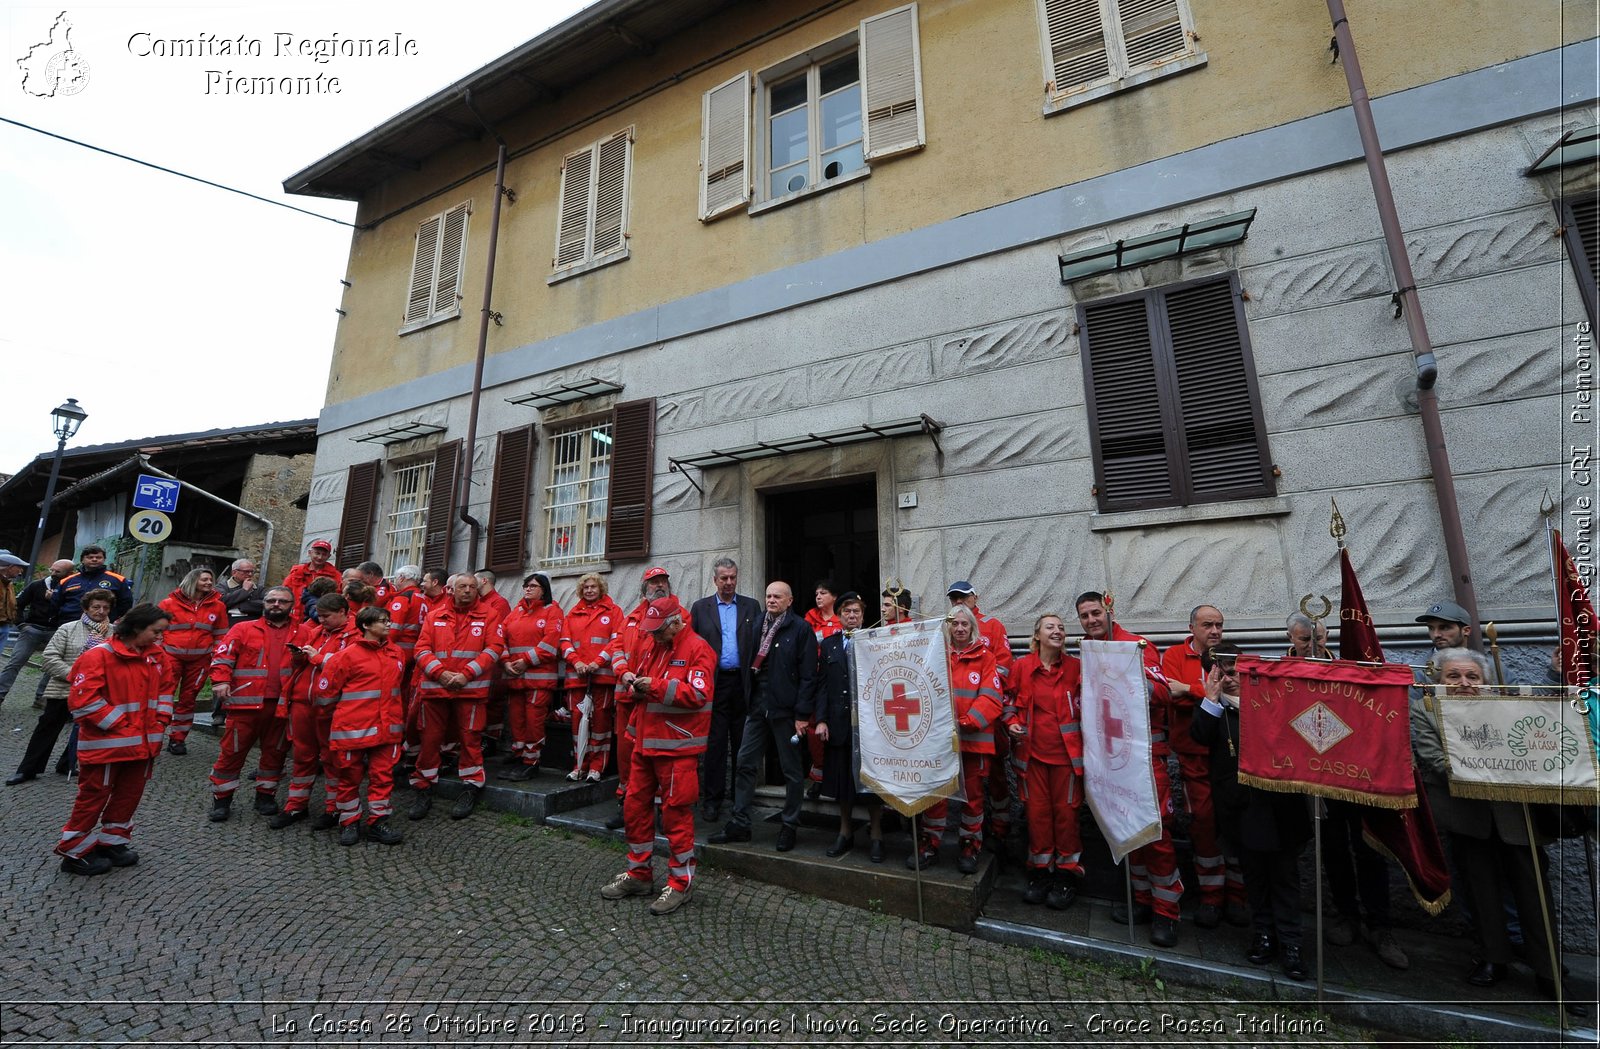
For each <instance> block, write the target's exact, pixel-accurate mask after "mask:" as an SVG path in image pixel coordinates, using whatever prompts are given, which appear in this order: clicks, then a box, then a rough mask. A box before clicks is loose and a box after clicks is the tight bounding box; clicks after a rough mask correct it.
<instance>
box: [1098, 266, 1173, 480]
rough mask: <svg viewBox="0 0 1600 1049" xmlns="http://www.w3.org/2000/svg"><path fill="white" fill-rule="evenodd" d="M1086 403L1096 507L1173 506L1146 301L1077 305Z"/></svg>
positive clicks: (1166, 428)
mask: <svg viewBox="0 0 1600 1049" xmlns="http://www.w3.org/2000/svg"><path fill="white" fill-rule="evenodd" d="M1079 310H1080V314H1081V321H1080V326H1081V328H1082V331H1083V337H1082V340H1081V346H1082V356H1083V370H1084V399H1085V403H1086V406H1087V408H1088V410H1089V440H1090V444H1091V445H1092V446H1093V449H1094V466H1095V480H1096V482H1097V483H1098V498H1099V504H1100V509H1101V510H1102V511H1109V510H1138V509H1144V508H1147V507H1153V506H1171V505H1173V503H1175V502H1177V492H1176V489H1175V486H1174V484H1173V478H1172V467H1171V451H1172V449H1171V448H1170V447H1169V440H1168V438H1169V435H1170V434H1171V433H1172V431H1173V426H1172V424H1171V423H1172V420H1170V419H1169V418H1168V417H1167V413H1166V412H1165V411H1164V410H1163V402H1164V400H1165V398H1163V397H1161V396H1159V391H1158V388H1157V383H1158V373H1157V369H1156V366H1155V353H1154V343H1153V341H1152V340H1151V337H1150V317H1149V313H1150V302H1149V299H1148V297H1146V296H1139V297H1137V298H1132V299H1118V300H1114V301H1111V302H1104V303H1094V304H1092V305H1088V306H1081V307H1079Z"/></svg>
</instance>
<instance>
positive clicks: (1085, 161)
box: [328, 0, 1595, 404]
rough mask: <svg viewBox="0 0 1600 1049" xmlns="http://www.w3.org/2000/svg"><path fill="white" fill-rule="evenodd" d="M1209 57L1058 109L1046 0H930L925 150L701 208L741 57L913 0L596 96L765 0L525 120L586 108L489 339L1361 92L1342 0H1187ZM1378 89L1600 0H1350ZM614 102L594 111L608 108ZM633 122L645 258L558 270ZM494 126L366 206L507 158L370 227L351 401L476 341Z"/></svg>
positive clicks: (521, 209)
mask: <svg viewBox="0 0 1600 1049" xmlns="http://www.w3.org/2000/svg"><path fill="white" fill-rule="evenodd" d="M1190 2H1191V9H1192V11H1193V13H1194V18H1195V26H1196V29H1197V32H1198V34H1199V37H1200V47H1201V48H1202V49H1203V50H1204V51H1205V52H1206V54H1207V56H1208V62H1207V65H1206V66H1205V67H1204V68H1201V69H1197V70H1193V71H1190V72H1187V73H1183V74H1181V75H1177V76H1173V77H1170V78H1166V79H1163V80H1160V81H1157V82H1155V83H1151V84H1148V85H1145V86H1142V87H1139V88H1136V89H1132V90H1128V91H1125V92H1122V93H1120V94H1117V95H1113V96H1111V97H1108V98H1105V99H1102V100H1100V101H1096V102H1093V103H1090V104H1087V105H1083V106H1079V107H1076V108H1073V109H1070V110H1067V111H1065V112H1062V113H1060V114H1057V115H1053V116H1050V117H1045V116H1043V115H1042V108H1043V101H1044V96H1043V83H1044V72H1043V65H1042V59H1041V57H1040V45H1039V17H1038V9H1037V5H1036V2H1035V0H921V2H920V5H919V29H920V34H921V49H922V50H921V55H922V84H923V102H924V112H925V120H926V127H927V147H926V149H924V150H922V151H920V152H917V153H912V154H909V155H905V156H901V157H898V158H892V159H889V160H885V161H881V162H879V163H877V164H875V165H874V166H873V169H872V174H871V176H870V177H869V178H867V179H864V180H862V181H858V182H855V183H852V184H850V185H847V186H843V187H840V188H838V189H834V190H831V191H828V192H824V193H820V194H818V195H816V196H814V197H811V198H808V199H806V200H803V201H801V202H799V203H797V204H794V205H792V206H789V207H784V208H780V209H777V210H773V211H768V212H766V213H764V214H760V215H755V216H750V215H746V214H745V213H744V212H743V211H737V212H735V213H733V214H730V215H727V216H724V217H722V218H720V219H719V220H717V221H714V222H712V223H709V224H702V223H701V222H700V221H699V220H698V218H697V217H696V211H697V192H698V190H697V185H698V184H697V178H698V170H699V153H700V113H701V96H702V94H703V93H704V92H705V91H706V90H708V89H709V88H711V87H713V86H715V85H717V84H720V83H722V82H723V81H724V80H727V79H728V78H729V77H731V76H734V75H737V74H738V73H739V72H741V71H743V70H750V71H759V70H761V69H764V68H767V67H769V66H772V65H774V64H776V63H778V62H781V61H782V60H784V59H785V58H788V57H790V56H792V55H794V54H796V53H798V52H801V51H804V50H807V49H809V48H812V47H815V46H818V45H820V44H825V43H826V42H828V41H829V40H832V39H835V38H837V37H840V36H842V35H844V34H846V33H849V32H851V31H853V30H854V29H855V28H856V27H857V25H858V23H859V21H860V20H861V19H862V18H864V17H866V16H868V15H872V14H875V13H878V12H881V11H886V10H891V9H893V8H895V7H897V6H900V5H899V4H898V3H895V2H892V0H860V2H858V3H853V4H846V5H844V6H842V7H841V8H839V9H837V10H834V11H832V12H829V13H827V14H825V15H822V16H820V17H818V18H815V19H813V20H811V21H810V22H808V23H806V24H804V25H801V26H799V27H797V28H794V29H791V30H790V31H788V32H787V33H785V34H782V35H780V36H777V37H775V38H773V39H769V40H760V41H758V42H756V43H754V44H753V45H752V46H750V47H748V48H747V49H746V50H743V51H742V52H740V53H738V54H736V55H734V56H733V57H731V58H727V59H724V60H721V61H718V62H716V63H715V64H712V65H709V66H707V67H706V68H704V69H700V70H698V71H696V72H694V73H693V74H692V75H689V76H687V77H685V78H684V79H683V80H682V82H681V83H678V84H676V85H674V86H671V87H667V88H665V89H662V90H658V91H655V92H654V93H650V94H647V95H646V96H645V97H643V98H641V99H639V100H638V101H636V102H634V103H632V104H630V105H628V106H627V107H626V108H623V109H621V110H619V111H618V112H616V113H614V114H611V115H605V116H600V117H594V114H596V113H597V112H600V111H602V110H604V109H605V108H606V107H608V106H611V105H613V104H614V103H615V102H616V101H617V100H619V99H622V98H626V97H628V96H631V95H633V94H635V93H637V92H639V91H640V90H641V89H643V88H645V87H647V86H649V85H652V84H656V83H660V82H662V81H663V80H665V79H666V78H668V77H671V76H673V75H675V74H679V73H681V72H683V71H684V70H686V69H690V68H693V67H695V66H698V65H700V64H701V63H703V62H705V61H706V59H707V57H708V56H712V55H716V54H718V53H721V52H723V51H726V50H727V49H728V48H730V47H731V46H734V45H736V44H741V43H744V42H747V41H756V40H758V38H759V37H761V36H762V35H763V34H765V33H767V32H769V31H770V29H771V28H772V27H773V26H775V25H777V24H779V23H782V22H784V21H787V20H788V19H790V18H793V17H794V15H795V13H796V12H797V11H803V10H805V9H806V8H807V6H808V5H798V4H797V5H788V4H777V3H766V4H751V5H745V6H742V7H737V8H735V9H734V12H735V13H734V14H733V15H731V16H729V17H724V18H721V19H718V20H714V21H713V22H712V23H709V24H706V25H702V26H701V27H699V28H698V29H696V30H695V31H692V32H691V33H689V34H686V35H685V36H684V37H683V38H681V39H679V40H677V41H675V42H673V43H671V44H668V45H663V46H662V47H661V48H660V49H659V50H658V51H657V53H656V54H655V55H653V56H650V57H649V58H644V59H640V60H639V61H638V62H637V63H636V64H635V65H634V66H632V67H628V68H624V69H619V70H618V71H617V74H616V76H614V77H612V78H610V79H606V80H601V81H596V82H593V83H592V84H591V85H590V86H589V87H587V88H585V89H580V90H573V91H569V92H567V93H566V94H564V95H563V96H562V97H561V98H560V99H559V100H557V101H556V102H555V103H554V104H552V105H549V106H547V107H545V108H542V109H540V110H538V111H536V112H535V113H532V114H530V115H529V116H528V117H526V118H524V119H522V120H519V121H514V122H508V123H507V124H506V125H505V126H503V127H502V128H500V131H501V133H502V134H503V135H504V136H505V138H506V139H507V141H508V142H509V143H510V145H511V147H512V150H513V151H516V150H519V149H522V148H524V147H526V146H527V145H529V144H531V143H535V142H538V141H540V140H541V139H543V138H547V137H549V136H550V134H551V129H556V128H563V127H567V126H569V125H579V126H578V128H577V130H573V131H571V132H570V133H567V134H563V135H561V136H559V137H556V138H553V139H551V140H550V141H548V142H546V143H545V144H543V145H541V146H539V147H538V148H536V149H534V150H533V151H531V152H528V153H525V154H524V155H522V156H518V157H516V158H515V159H513V160H512V161H511V162H510V164H509V165H508V169H507V184H508V185H509V186H511V187H512V188H513V189H514V190H515V191H516V194H517V202H516V203H515V204H514V205H507V206H506V207H505V208H504V210H503V213H502V225H501V232H500V244H499V252H498V261H497V267H496V274H495V295H494V300H495V301H494V308H495V309H496V310H498V311H499V312H500V313H502V314H503V315H504V326H503V327H494V326H491V327H490V329H489V352H490V353H491V354H493V353H495V352H498V351H501V350H506V349H510V348H514V347H516V346H520V345H523V344H525V343H528V342H533V341H538V340H541V339H547V338H550V337H552V336H556V335H559V334H561V333H562V332H566V331H571V330H575V329H580V328H583V327H585V326H588V325H591V324H594V323H596V322H599V321H604V320H607V319H610V318H613V317H617V316H621V315H625V314H628V313H631V312H633V311H635V310H639V309H644V308H647V307H650V306H653V305H658V304H660V303H663V302H670V301H673V300H675V299H679V298H682V297H684V296H687V295H692V294H695V293H697V292H702V291H707V290H710V289H714V288H718V287H722V286H724V285H728V284H731V283H734V282H736V281H739V280H742V279H744V278H747V277H750V276H754V275H757V274H760V273H765V272H769V271H772V270H774V269H778V268H781V267H783V266H786V265H791V264H794V263H796V262H799V261H802V260H805V259H808V258H813V257H816V256H819V255H825V254H828V253H831V252H835V251H839V250H842V249H845V248H850V247H853V246H856V245H859V244H862V243H868V242H871V241H875V240H880V239H882V238H885V237H889V236H893V235H895V234H898V233H903V232H905V231H907V230H911V229H915V228H918V227H921V226H925V225H929V224H932V223H936V222H940V221H943V220H946V219H949V218H952V217H955V216H959V215H962V214H966V213H969V212H973V211H978V210H981V209H983V208H987V207H991V206H993V205H996V204H999V203H1003V202H1005V201H1009V200H1014V199H1017V198H1020V197H1025V196H1028V195H1030V194H1034V193H1038V192H1041V191H1043V190H1047V189H1051V188H1054V187H1056V186H1061V185H1065V184H1070V183H1073V182H1077V181H1080V180H1082V179H1086V178H1090V177H1093V176H1095V175H1100V174H1103V173H1105V172H1108V171H1115V170H1119V169H1122V168H1126V167H1130V166H1133V165H1135V164H1139V163H1143V162H1145V161H1148V160H1152V159H1156V158H1159V157H1164V156H1170V155H1173V154H1176V153H1181V152H1184V151H1186V150H1189V149H1193V148H1196V147H1198V146H1202V145H1205V144H1207V143H1210V142H1216V141H1220V140H1223V139H1228V138H1232V137H1235V136H1238V135H1241V134H1245V133H1247V132H1250V131H1253V130H1257V129H1260V128H1265V127H1273V126H1277V125H1279V124H1283V123H1286V122H1289V121H1292V120H1296V119H1298V118H1301V117H1305V116H1309V115H1312V114H1316V113H1320V112H1325V111H1327V110H1330V109H1335V108H1338V107H1341V106H1344V105H1347V104H1348V102H1349V97H1348V94H1347V91H1346V87H1345V81H1344V75H1343V72H1342V70H1341V68H1340V67H1339V66H1337V65H1332V64H1330V61H1329V59H1330V56H1329V53H1328V50H1327V43H1328V39H1329V37H1330V35H1331V34H1330V31H1329V28H1328V25H1329V23H1328V18H1327V13H1326V9H1325V8H1324V6H1323V5H1322V4H1320V3H1315V2H1309V3H1308V2H1306V0H1190ZM1347 7H1348V13H1349V16H1350V19H1351V25H1352V29H1353V32H1354V34H1355V40H1356V44H1357V46H1358V48H1359V51H1360V56H1361V62H1362V66H1363V68H1364V71H1365V74H1366V78H1367V84H1368V89H1369V92H1370V93H1371V95H1372V96H1373V97H1379V96H1382V95H1384V94H1388V93H1391V92H1394V91H1398V90H1402V89H1405V88H1408V87H1413V86H1416V85H1418V84H1424V83H1429V82H1432V81H1435V80H1439V79H1442V78H1445V77H1449V76H1453V75H1455V74H1458V73H1462V72H1465V71H1468V70H1472V69H1478V68H1482V67H1485V66H1490V65H1493V64H1495V63H1498V62H1503V61H1506V60H1509V59H1513V58H1518V57H1521V56H1524V55H1529V54H1534V53H1538V52H1541V51H1547V50H1550V49H1552V48H1555V47H1558V46H1561V45H1562V44H1563V43H1569V42H1572V41H1574V40H1580V39H1584V38H1586V37H1588V36H1590V35H1592V33H1593V24H1594V9H1595V4H1594V0H1563V2H1561V3H1557V2H1550V0H1529V2H1524V0H1348V4H1347ZM590 118H593V119H590ZM629 125H632V126H633V127H634V128H635V130H636V135H637V141H636V144H635V147H634V158H633V174H632V192H631V197H630V220H629V230H630V232H631V234H632V239H631V241H630V247H631V252H632V257H631V258H630V259H628V260H626V261H623V262H620V263H617V264H615V265H612V266H607V267H604V268H601V269H599V270H596V271H594V272H592V273H589V274H586V275H582V276H578V277H575V278H572V279H569V280H566V281H564V282H561V283H558V284H556V285H554V286H547V285H546V283H545V281H546V278H547V277H548V276H549V275H550V273H551V257H552V254H553V250H554V238H555V226H556V207H557V193H558V181H557V177H558V171H559V168H560V164H561V159H562V157H563V156H565V155H566V154H567V153H568V152H571V151H572V150H574V149H578V148H582V147H583V146H585V145H587V144H589V143H591V142H593V141H595V140H596V139H598V138H600V137H602V136H605V135H609V134H611V133H612V132H614V131H616V130H618V129H620V128H623V127H626V126H629ZM493 161H494V145H493V143H492V141H491V140H489V139H487V138H486V139H484V140H483V141H481V142H477V143H468V144H465V145H463V146H461V147H458V148H456V149H454V150H452V151H448V152H446V153H445V154H442V155H440V156H439V157H436V158H434V159H432V160H430V161H428V162H427V163H425V164H424V165H423V168H422V170H421V171H420V172H416V173H407V174H404V175H401V176H397V177H395V178H393V179H391V180H390V181H389V182H388V183H386V184H385V185H383V186H381V187H379V188H378V189H377V190H375V191H374V192H373V193H372V194H370V195H369V197H368V198H367V199H366V200H364V201H363V202H362V204H361V208H360V214H359V221H361V222H370V221H372V220H373V219H375V218H377V217H379V216H382V215H386V214H389V213H390V212H393V211H395V210H396V209H397V208H403V207H405V206H406V205H409V204H412V203H413V202H415V201H417V200H418V199H419V198H421V197H424V196H426V195H428V194H430V193H432V192H433V191H434V190H436V189H437V188H438V187H440V186H442V185H446V184H449V183H451V182H454V181H456V180H458V179H460V178H461V177H463V176H465V175H467V174H468V173H470V172H472V171H474V170H476V169H478V168H481V167H484V166H488V167H489V168H490V171H489V173H487V174H483V175H480V176H478V177H476V178H473V179H472V180H471V181H469V182H467V183H466V184H465V185H463V186H460V187H458V188H455V189H452V190H450V191H448V192H446V193H444V194H442V195H440V196H437V197H434V198H433V199H432V200H430V201H428V202H425V203H421V204H417V205H416V206H415V207H413V208H410V209H408V210H404V211H402V212H400V213H399V214H398V215H395V216H394V217H391V218H389V219H388V220H387V221H384V222H383V223H382V224H381V225H379V226H378V227H377V228H376V229H374V230H370V231H364V232H358V233H357V234H356V235H355V237H354V238H353V242H352V249H351V257H350V265H349V274H348V276H349V279H350V281H351V282H352V285H353V286H352V287H351V288H350V289H349V290H348V291H347V292H346V293H345V297H344V303H343V307H344V309H345V310H346V311H347V313H348V315H347V316H346V317H344V318H343V319H342V320H341V321H340V326H339V330H338V334H337V336H336V340H335V348H334V359H333V366H332V370H331V373H330V376H329V384H328V403H330V404H335V403H339V402H342V401H346V400H349V399H351V398H353V397H357V396H360V395H363V394H367V393H371V392H374V391H377V390H381V389H384V388H387V387H390V386H393V385H396V384H398V383H401V382H405V381H408V380H411V379H416V378H419V377H422V376H426V375H430V374H433V373H436V372H438V371H441V370H443V369H445V368H448V367H452V366H455V365H460V364H467V363H470V361H471V360H472V357H473V353H474V351H475V348H476V344H477V334H478V317H479V310H480V307H481V302H482V296H483V278H484V267H485V264H486V261H487V257H488V240H489V238H488V225H489V218H490V213H491V205H492V187H493V172H492V166H493ZM469 199H470V200H471V201H472V205H473V215H472V218H471V224H470V227H469V233H468V244H467V263H466V277H465V280H464V282H463V286H462V292H463V294H464V298H463V300H462V303H461V306H462V316H461V319H459V320H456V321H449V322H445V323H442V324H437V325H434V326H433V327H431V328H427V329H425V330H423V331H419V332H413V333H411V334H409V335H406V336H404V337H401V336H399V335H398V334H397V332H398V330H399V328H400V316H401V311H402V309H403V306H404V300H405V294H406V281H407V278H408V276H409V273H410V266H411V255H412V246H413V239H414V236H415V233H416V229H417V226H418V224H419V223H420V222H422V221H423V220H425V219H426V218H428V217H429V216H430V215H433V214H436V213H438V212H440V211H442V210H444V209H445V208H447V207H450V206H451V205H453V204H456V203H459V202H460V201H462V200H469Z"/></svg>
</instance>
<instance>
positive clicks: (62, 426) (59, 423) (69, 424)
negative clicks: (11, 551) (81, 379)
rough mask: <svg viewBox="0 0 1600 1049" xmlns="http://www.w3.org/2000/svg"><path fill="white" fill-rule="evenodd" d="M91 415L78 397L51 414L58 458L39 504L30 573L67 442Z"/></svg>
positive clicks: (29, 560) (36, 560)
mask: <svg viewBox="0 0 1600 1049" xmlns="http://www.w3.org/2000/svg"><path fill="white" fill-rule="evenodd" d="M88 417H89V413H88V412H86V411H84V410H83V409H82V408H80V407H78V399H77V398H76V397H68V398H67V403H66V404H63V405H62V406H61V407H59V408H57V409H56V410H55V411H53V412H51V413H50V424H51V425H50V428H51V429H52V430H53V431H54V432H55V435H56V437H57V438H58V440H57V441H56V457H55V460H54V461H53V462H51V464H50V483H49V484H47V485H45V487H44V502H42V503H40V504H39V526H38V527H37V528H35V529H34V530H33V551H32V552H31V553H29V554H28V571H29V572H32V571H33V566H34V564H35V563H37V562H38V560H39V547H41V546H43V545H44V522H45V519H46V518H48V517H49V516H50V503H51V501H52V500H53V499H55V497H56V478H57V477H59V476H60V475H61V456H62V455H63V454H64V453H65V452H66V450H67V442H68V441H70V440H72V436H73V434H75V433H77V432H78V427H80V426H82V425H83V420H85V419H87V418H88Z"/></svg>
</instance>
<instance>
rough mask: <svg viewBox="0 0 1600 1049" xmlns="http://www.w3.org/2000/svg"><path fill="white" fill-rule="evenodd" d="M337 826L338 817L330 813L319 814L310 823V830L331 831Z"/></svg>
mask: <svg viewBox="0 0 1600 1049" xmlns="http://www.w3.org/2000/svg"><path fill="white" fill-rule="evenodd" d="M338 825H339V817H337V816H335V815H334V814H333V813H331V812H319V813H317V818H316V819H314V820H312V821H311V829H312V830H332V829H333V828H334V827H337V826H338Z"/></svg>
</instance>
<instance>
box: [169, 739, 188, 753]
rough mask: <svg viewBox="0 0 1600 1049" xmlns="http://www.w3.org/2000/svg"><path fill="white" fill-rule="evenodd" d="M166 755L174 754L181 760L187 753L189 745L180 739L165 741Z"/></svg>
mask: <svg viewBox="0 0 1600 1049" xmlns="http://www.w3.org/2000/svg"><path fill="white" fill-rule="evenodd" d="M167 753H168V754H176V755H177V756H178V757H180V758H181V757H183V756H184V755H185V754H187V753H189V744H187V743H185V742H184V741H183V740H181V739H169V740H167Z"/></svg>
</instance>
